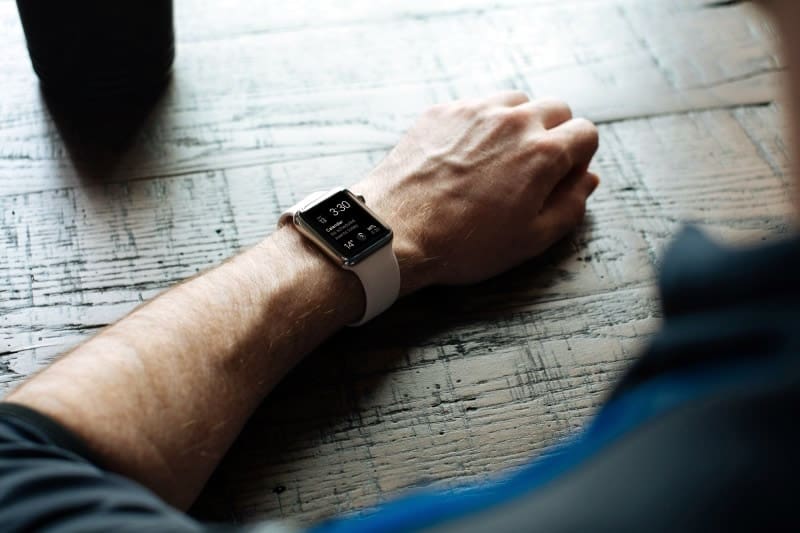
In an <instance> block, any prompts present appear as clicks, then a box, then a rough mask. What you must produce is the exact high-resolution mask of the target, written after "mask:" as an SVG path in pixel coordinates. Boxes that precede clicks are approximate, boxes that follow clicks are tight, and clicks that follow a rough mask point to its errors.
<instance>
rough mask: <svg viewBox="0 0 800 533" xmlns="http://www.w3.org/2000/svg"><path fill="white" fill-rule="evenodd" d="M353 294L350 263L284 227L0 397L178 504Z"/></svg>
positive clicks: (357, 290) (340, 317) (340, 318)
mask: <svg viewBox="0 0 800 533" xmlns="http://www.w3.org/2000/svg"><path fill="white" fill-rule="evenodd" d="M363 306H364V303H363V293H362V289H361V286H360V283H359V281H358V279H357V278H356V277H355V275H354V274H352V273H350V272H347V271H344V270H342V269H340V268H338V267H337V266H335V265H334V264H333V263H332V262H330V261H328V260H327V259H326V258H325V257H324V256H323V255H322V254H321V253H320V252H319V251H318V250H316V249H313V248H312V247H311V246H310V245H309V244H307V243H306V242H305V241H304V240H303V239H302V237H301V236H300V235H299V234H298V233H297V232H296V230H294V229H292V228H289V227H287V228H284V229H281V230H278V231H276V232H275V233H274V234H273V235H272V236H271V237H269V238H267V239H265V240H264V241H263V242H262V243H260V244H259V245H257V246H255V247H253V248H252V249H250V250H247V251H246V252H244V253H242V254H241V255H239V256H237V257H234V258H233V259H231V260H230V261H228V262H226V263H225V264H223V265H221V266H219V267H217V268H216V269H214V270H212V271H210V272H207V273H205V274H203V275H201V276H197V277H195V278H193V279H191V280H189V281H187V282H185V283H183V284H181V285H178V286H177V287H175V288H173V289H171V290H169V291H168V292H166V293H164V294H163V295H161V296H160V297H158V298H156V299H155V300H153V301H151V302H149V303H148V304H146V305H144V306H142V307H140V308H139V309H137V310H136V311H134V312H133V313H132V314H131V315H129V316H128V317H126V318H125V319H123V320H122V321H120V322H119V323H117V324H115V325H114V326H111V327H109V328H108V329H106V330H105V331H103V332H102V333H101V334H99V335H98V336H96V337H94V338H92V339H91V340H89V341H88V342H86V343H85V344H83V345H81V346H79V347H78V348H76V349H75V350H74V351H73V352H71V353H70V354H69V355H67V356H66V357H64V358H62V359H61V360H59V361H58V362H57V363H56V364H54V365H53V366H52V367H50V368H48V369H47V370H45V371H44V372H43V373H42V374H41V375H39V376H37V377H36V378H35V379H33V380H32V381H30V382H28V383H27V384H25V385H23V386H22V387H20V388H19V389H18V390H17V391H15V392H14V393H12V394H11V395H10V396H9V397H8V398H7V400H8V401H11V402H18V403H23V404H25V405H28V406H30V407H33V408H35V409H37V410H39V411H41V412H43V413H45V414H47V415H50V416H52V417H53V418H54V419H56V420H57V421H59V422H61V423H62V424H63V425H65V426H66V427H68V428H69V429H71V430H72V431H74V432H75V433H76V434H78V435H80V436H81V437H83V438H84V439H85V440H86V442H87V443H88V444H89V446H90V447H91V448H92V449H93V451H94V452H95V453H96V454H97V455H98V457H99V458H100V459H101V460H102V461H103V462H104V463H105V464H106V465H107V466H108V467H109V468H111V469H113V470H115V471H117V472H120V473H122V474H125V475H127V476H129V477H131V478H133V479H136V480H138V481H140V482H142V483H144V484H145V485H147V486H148V487H150V488H152V489H154V490H156V492H158V493H159V494H160V495H161V496H162V497H164V498H165V499H166V500H167V501H169V502H171V503H173V504H175V505H177V506H186V505H188V504H190V503H191V501H192V500H193V498H194V497H195V496H196V495H197V493H198V491H199V490H200V489H201V488H202V486H203V483H205V481H206V479H207V477H208V475H210V473H211V471H212V470H213V468H214V467H215V466H216V464H217V462H218V461H219V459H220V458H221V456H222V455H223V454H224V453H225V451H226V450H227V448H228V447H229V446H230V444H231V442H232V440H233V439H234V438H235V436H236V435H237V433H238V431H239V430H240V429H241V427H242V425H243V424H244V422H245V421H246V420H247V417H248V416H249V415H250V414H251V412H252V411H253V409H254V408H255V407H256V406H257V405H258V403H259V402H260V401H261V400H262V399H263V397H264V396H265V395H266V394H267V392H269V390H270V389H271V388H272V387H273V386H274V385H275V384H276V383H277V382H278V381H279V380H280V379H281V378H282V377H283V376H284V375H285V374H286V372H287V371H288V370H289V369H291V368H292V366H294V365H295V364H296V363H297V361H298V360H299V359H300V358H301V357H302V356H303V355H304V354H306V353H307V352H309V351H311V350H312V349H313V348H314V347H316V346H317V345H318V344H319V343H320V342H322V341H323V340H324V339H325V338H326V337H328V336H329V335H331V334H332V333H333V332H335V331H336V330H337V329H339V328H341V327H342V326H343V325H345V324H347V323H349V322H353V321H355V320H356V319H357V318H358V316H359V313H361V312H362V310H363ZM89 421H90V422H89Z"/></svg>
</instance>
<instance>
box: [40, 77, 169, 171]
mask: <svg viewBox="0 0 800 533" xmlns="http://www.w3.org/2000/svg"><path fill="white" fill-rule="evenodd" d="M172 85H173V81H172V78H171V77H170V78H168V79H167V80H166V81H165V83H164V84H162V85H161V86H159V87H158V88H157V89H155V90H152V91H150V92H148V93H146V94H143V95H140V96H137V97H135V98H127V99H119V100H114V101H112V100H110V101H92V102H89V101H76V100H74V99H69V100H68V99H65V98H59V97H57V96H54V95H53V94H51V93H49V92H48V91H46V90H44V89H42V88H41V86H40V89H39V94H40V97H41V99H42V101H43V103H44V104H45V106H46V107H47V109H48V110H49V112H50V116H51V117H52V119H53V122H54V124H55V126H56V129H57V130H58V133H59V134H60V136H61V139H62V140H63V142H64V146H65V147H66V149H67V152H68V155H69V157H70V160H71V161H72V164H73V165H74V168H75V171H76V173H77V174H78V177H79V178H80V180H81V181H83V182H85V183H86V184H96V183H106V182H109V181H111V180H112V178H113V177H114V176H115V175H117V174H118V172H119V170H120V167H121V165H123V164H125V165H127V166H131V165H135V166H136V167H137V168H140V167H141V168H145V167H147V166H148V165H147V163H148V162H147V161H146V157H145V156H144V155H143V154H146V152H144V151H142V150H135V151H134V150H133V148H134V147H135V146H136V144H137V143H136V141H137V139H139V138H140V133H141V131H142V129H143V127H144V126H145V124H147V123H150V122H153V121H157V120H159V117H160V116H161V115H162V114H163V111H164V109H165V108H166V104H165V101H166V100H167V94H168V93H169V92H170V89H171V88H172ZM134 152H135V156H133V157H132V155H131V154H132V153H134Z"/></svg>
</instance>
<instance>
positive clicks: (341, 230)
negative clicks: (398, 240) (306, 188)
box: [300, 191, 391, 264]
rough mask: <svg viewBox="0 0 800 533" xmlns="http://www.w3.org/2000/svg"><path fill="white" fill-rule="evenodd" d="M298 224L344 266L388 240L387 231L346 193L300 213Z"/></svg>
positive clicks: (388, 231)
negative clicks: (324, 244)
mask: <svg viewBox="0 0 800 533" xmlns="http://www.w3.org/2000/svg"><path fill="white" fill-rule="evenodd" d="M300 220H301V221H302V223H303V224H304V225H305V226H306V227H308V228H309V229H311V231H313V232H314V233H315V234H316V235H317V236H318V237H319V238H320V239H321V240H322V241H324V242H325V243H326V244H327V245H328V247H330V248H331V249H333V250H334V251H335V252H336V254H337V255H338V256H339V257H340V258H341V259H342V260H343V261H344V262H345V263H346V264H354V263H357V262H358V261H359V260H361V259H363V258H364V257H367V256H368V255H369V254H370V253H371V252H372V251H373V249H374V248H375V247H380V245H381V244H383V243H384V242H386V241H387V240H388V239H389V237H390V236H391V231H390V230H389V228H387V227H386V226H384V225H383V224H382V223H381V222H380V221H378V220H377V219H376V218H375V217H374V216H372V215H371V214H370V213H369V212H368V211H367V210H366V209H364V207H363V206H362V205H361V204H360V203H359V201H358V200H357V199H356V198H355V197H354V196H353V195H352V193H350V192H349V191H339V192H337V193H335V194H334V195H332V196H330V197H329V198H327V199H325V200H323V201H322V202H320V203H319V204H317V205H315V206H314V207H312V208H311V209H308V210H306V211H303V212H301V213H300Z"/></svg>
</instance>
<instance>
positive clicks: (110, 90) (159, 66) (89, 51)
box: [17, 0, 175, 103]
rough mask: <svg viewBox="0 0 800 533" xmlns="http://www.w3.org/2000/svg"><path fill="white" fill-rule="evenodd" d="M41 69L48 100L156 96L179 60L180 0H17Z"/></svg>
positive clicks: (33, 56)
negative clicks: (175, 4)
mask: <svg viewBox="0 0 800 533" xmlns="http://www.w3.org/2000/svg"><path fill="white" fill-rule="evenodd" d="M17 8H18V9H19V14H20V18H21V19H22V26H23V29H24V31H25V39H26V40H27V42H28V52H29V53H30V57H31V62H32V63H33V69H34V70H35V71H36V74H37V75H38V76H39V80H40V82H41V84H42V88H43V90H44V91H45V94H46V95H47V96H48V97H52V98H57V99H59V100H68V101H70V102H76V103H80V102H92V103H94V102H107V103H121V102H125V101H130V100H136V99H139V98H148V97H150V96H152V95H153V94H154V93H157V92H158V91H159V90H160V89H161V87H162V85H163V84H164V82H165V81H166V80H167V78H168V76H169V74H170V72H171V69H172V62H173V60H174V58H175V32H174V30H173V18H172V0H17Z"/></svg>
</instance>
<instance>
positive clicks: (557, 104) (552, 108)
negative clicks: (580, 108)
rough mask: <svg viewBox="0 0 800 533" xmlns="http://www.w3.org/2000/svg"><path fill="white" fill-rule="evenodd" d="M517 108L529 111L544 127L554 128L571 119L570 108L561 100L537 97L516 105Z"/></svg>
mask: <svg viewBox="0 0 800 533" xmlns="http://www.w3.org/2000/svg"><path fill="white" fill-rule="evenodd" d="M517 109H519V110H525V111H527V112H529V113H530V114H531V115H532V116H533V118H534V119H535V120H537V121H538V122H539V123H540V124H541V125H542V126H544V128H545V129H548V130H549V129H551V128H555V127H556V126H560V125H561V124H563V123H565V122H567V121H568V120H570V119H572V110H571V109H570V108H569V106H568V105H567V104H566V102H562V101H561V100H554V99H551V98H537V99H536V100H531V101H530V102H526V103H524V104H521V105H518V106H517Z"/></svg>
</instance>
